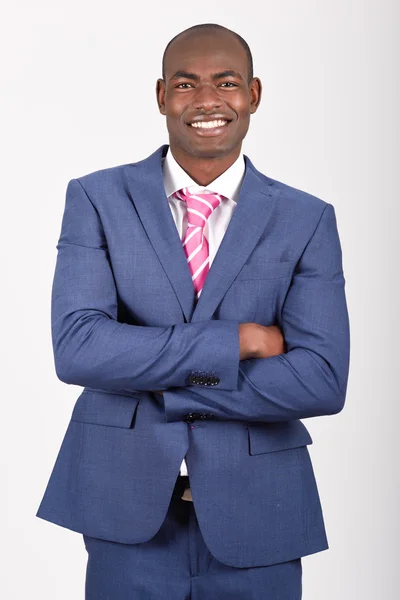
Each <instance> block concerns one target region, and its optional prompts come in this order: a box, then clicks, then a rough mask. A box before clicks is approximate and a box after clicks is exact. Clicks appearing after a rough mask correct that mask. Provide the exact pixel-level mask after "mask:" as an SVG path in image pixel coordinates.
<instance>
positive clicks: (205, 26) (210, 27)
mask: <svg viewBox="0 0 400 600" xmlns="http://www.w3.org/2000/svg"><path fill="white" fill-rule="evenodd" d="M218 31H225V32H228V33H231V34H232V35H233V36H235V38H236V39H237V40H238V41H239V42H240V44H241V45H242V46H243V48H244V50H245V52H246V56H247V72H248V83H250V81H251V80H252V79H253V56H252V54H251V51H250V48H249V45H248V43H247V42H246V40H244V39H243V38H242V36H241V35H239V34H238V33H236V31H232V30H231V29H228V28H227V27H224V26H223V25H218V24H217V23H201V24H199V25H193V26H192V27H189V28H188V29H185V30H184V31H181V32H180V33H178V34H177V35H176V36H175V37H173V38H172V40H170V41H169V42H168V44H167V45H166V47H165V50H164V54H163V57H162V77H163V79H164V81H165V57H166V55H167V50H168V48H169V47H170V45H171V44H172V43H173V42H174V41H175V40H176V39H178V38H179V37H181V36H182V35H184V34H187V33H202V32H205V33H211V32H218Z"/></svg>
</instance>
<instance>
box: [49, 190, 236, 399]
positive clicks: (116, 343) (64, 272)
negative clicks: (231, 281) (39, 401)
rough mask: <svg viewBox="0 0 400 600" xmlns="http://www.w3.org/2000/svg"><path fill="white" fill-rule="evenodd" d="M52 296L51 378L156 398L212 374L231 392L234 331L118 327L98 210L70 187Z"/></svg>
mask: <svg viewBox="0 0 400 600" xmlns="http://www.w3.org/2000/svg"><path fill="white" fill-rule="evenodd" d="M57 250H58V253H57V260H56V267H55V273H54V279H53V286H52V295H51V333H52V342H53V352H54V361H55V369H56V373H57V376H58V378H59V379H60V380H61V381H64V382H65V383H69V384H75V385H80V386H89V387H94V388H100V389H108V388H109V389H111V390H113V391H118V390H158V389H164V388H169V387H173V386H178V387H181V386H185V385H187V378H188V376H189V375H191V374H192V373H194V372H198V371H205V372H210V371H215V370H217V372H218V375H219V377H220V388H221V389H224V390H235V389H236V388H237V385H238V370H239V358H240V354H239V350H240V346H239V323H238V322H235V321H229V320H225V321H224V320H214V321H200V322H198V323H184V324H178V325H173V326H170V327H143V326H136V325H130V324H126V323H120V322H118V321H117V308H118V306H117V289H116V285H115V281H114V277H113V271H112V266H111V263H110V257H109V252H108V248H107V243H106V238H105V234H104V230H103V226H102V223H101V220H100V217H99V214H98V211H97V209H96V208H95V206H94V205H93V203H92V202H91V200H90V198H89V197H88V195H87V194H86V192H85V190H84V189H83V187H82V185H81V183H80V182H79V181H78V180H77V179H72V180H71V181H70V182H69V183H68V186H67V191H66V200H65V209H64V214H63V218H62V225H61V234H60V238H59V241H58V245H57Z"/></svg>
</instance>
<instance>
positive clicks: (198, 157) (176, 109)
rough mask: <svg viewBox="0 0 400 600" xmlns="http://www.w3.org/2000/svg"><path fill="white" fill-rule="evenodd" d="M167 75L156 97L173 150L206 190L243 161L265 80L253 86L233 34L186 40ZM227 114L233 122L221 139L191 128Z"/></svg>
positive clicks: (175, 48) (176, 47)
mask: <svg viewBox="0 0 400 600" xmlns="http://www.w3.org/2000/svg"><path fill="white" fill-rule="evenodd" d="M185 74H186V75H185ZM164 76H165V81H164V80H163V79H158V80H157V87H156V93H157V102H158V107H159V110H160V113H161V114H163V115H165V116H166V122H167V129H168V132H169V142H170V150H171V152H172V154H173V156H174V158H175V160H176V161H177V162H178V163H179V164H180V166H181V167H182V168H183V169H184V170H185V171H186V172H187V173H188V174H189V175H190V177H191V178H192V179H193V180H194V181H195V182H196V183H198V184H199V185H203V186H206V185H208V184H209V183H211V181H214V179H216V178H217V177H218V176H219V175H221V174H222V173H223V172H224V171H226V170H227V169H228V168H229V167H230V166H231V165H232V164H233V163H234V162H235V160H236V159H237V158H238V156H239V154H240V151H241V147H242V141H243V139H244V137H245V136H246V134H247V131H248V128H249V124H250V115H251V114H253V113H255V112H256V110H257V108H258V106H259V104H260V100H261V90H262V86H261V81H260V79H259V78H258V77H253V78H252V79H251V81H250V82H249V81H248V61H247V55H246V52H245V50H244V48H243V47H242V46H241V44H240V42H239V41H238V40H237V39H236V38H235V37H234V36H233V35H232V34H230V33H229V32H222V33H221V32H218V33H212V34H210V33H208V34H204V33H202V34H197V35H193V34H191V35H190V36H188V35H187V34H186V35H182V36H181V37H180V38H178V39H177V40H176V41H175V42H173V44H172V45H171V46H170V47H169V49H168V52H167V55H166V58H165V73H164ZM221 114H222V115H224V116H226V118H227V119H229V123H228V125H226V126H225V128H223V131H222V133H221V134H220V135H217V136H202V135H199V133H198V130H197V129H194V128H192V127H191V126H190V125H188V123H189V122H192V120H193V119H194V118H198V117H203V116H204V117H206V118H208V119H212V118H213V115H221Z"/></svg>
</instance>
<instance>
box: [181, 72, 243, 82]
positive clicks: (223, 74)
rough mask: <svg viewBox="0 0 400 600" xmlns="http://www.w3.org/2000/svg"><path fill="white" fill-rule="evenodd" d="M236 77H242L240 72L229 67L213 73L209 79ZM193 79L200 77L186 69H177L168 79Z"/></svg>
mask: <svg viewBox="0 0 400 600" xmlns="http://www.w3.org/2000/svg"><path fill="white" fill-rule="evenodd" d="M229 76H231V77H237V78H238V79H242V80H243V77H242V76H241V75H240V73H237V72H236V71H232V70H230V69H228V70H227V71H221V73H214V75H213V76H212V77H211V79H212V80H213V81H215V80H216V79H222V78H223V77H229ZM180 78H183V79H193V80H194V81H199V79H200V77H199V76H198V75H196V73H188V72H187V71H177V72H176V73H175V75H172V77H170V79H180Z"/></svg>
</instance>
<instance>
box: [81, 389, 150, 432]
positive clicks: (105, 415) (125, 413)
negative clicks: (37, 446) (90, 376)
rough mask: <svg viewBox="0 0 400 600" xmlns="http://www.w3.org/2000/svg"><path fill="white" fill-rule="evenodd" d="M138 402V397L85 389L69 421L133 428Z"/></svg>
mask: <svg viewBox="0 0 400 600" xmlns="http://www.w3.org/2000/svg"><path fill="white" fill-rule="evenodd" d="M139 401H140V397H139V396H136V397H135V396H128V395H126V396H125V395H122V394H116V393H114V392H106V391H102V390H86V389H85V390H83V392H82V393H81V395H80V396H79V397H78V399H77V401H76V403H75V406H74V409H73V411H72V416H71V421H79V422H81V423H94V424H96V425H109V426H111V427H125V428H130V427H133V426H134V423H135V417H136V410H137V406H138V404H139Z"/></svg>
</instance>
